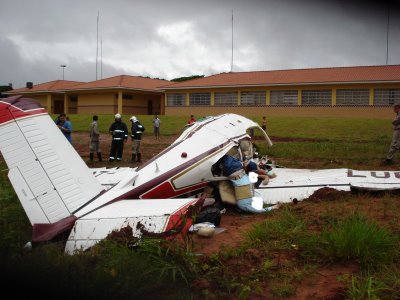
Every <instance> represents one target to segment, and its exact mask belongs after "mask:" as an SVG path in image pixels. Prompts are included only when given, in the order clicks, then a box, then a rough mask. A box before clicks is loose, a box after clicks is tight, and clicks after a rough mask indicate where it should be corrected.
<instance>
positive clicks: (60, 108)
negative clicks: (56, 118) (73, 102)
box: [54, 100, 64, 114]
mask: <svg viewBox="0 0 400 300" xmlns="http://www.w3.org/2000/svg"><path fill="white" fill-rule="evenodd" d="M63 112H64V101H63V100H54V113H55V114H62V113H63Z"/></svg>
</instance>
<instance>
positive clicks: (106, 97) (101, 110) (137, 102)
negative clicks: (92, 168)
mask: <svg viewBox="0 0 400 300" xmlns="http://www.w3.org/2000/svg"><path fill="white" fill-rule="evenodd" d="M72 95H74V96H77V99H78V100H77V102H76V104H75V106H74V104H72V103H71V101H69V113H77V114H93V113H97V114H116V113H122V114H132V115H133V114H138V115H146V114H148V105H149V104H148V101H151V103H152V104H151V106H152V111H151V112H150V114H154V113H157V112H159V111H160V109H161V108H160V107H161V95H157V94H151V93H149V94H145V93H133V92H129V91H128V92H127V91H124V92H122V111H119V110H118V90H108V91H97V92H89V91H88V92H86V91H79V92H76V91H74V92H73V93H72V92H71V93H69V97H71V96H72Z"/></svg>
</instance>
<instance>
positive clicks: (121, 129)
mask: <svg viewBox="0 0 400 300" xmlns="http://www.w3.org/2000/svg"><path fill="white" fill-rule="evenodd" d="M109 131H110V133H111V135H112V141H111V150H110V158H109V161H110V162H112V161H114V160H115V159H117V161H122V153H123V151H124V142H126V141H127V140H128V128H127V127H126V124H125V123H124V122H122V117H121V115H120V114H116V115H115V121H114V123H112V124H111V126H110V129H109Z"/></svg>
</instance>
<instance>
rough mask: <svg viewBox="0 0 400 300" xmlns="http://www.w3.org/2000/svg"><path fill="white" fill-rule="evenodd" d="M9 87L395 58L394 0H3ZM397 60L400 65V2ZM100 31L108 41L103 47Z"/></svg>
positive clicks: (3, 80)
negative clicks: (54, 81) (116, 76)
mask: <svg viewBox="0 0 400 300" xmlns="http://www.w3.org/2000/svg"><path fill="white" fill-rule="evenodd" d="M0 7H1V9H0V21H1V26H0V85H6V84H9V83H12V84H13V87H14V88H19V87H24V86H25V83H26V82H27V81H32V82H33V83H34V84H38V83H43V82H48V81H52V80H57V79H62V74H63V72H62V68H61V67H60V65H63V64H65V65H67V67H66V68H65V69H64V70H65V74H64V76H65V79H66V80H75V81H85V82H86V81H93V80H95V79H96V39H97V38H96V32H97V30H96V28H97V14H98V12H100V22H99V47H98V50H99V56H98V60H99V64H98V73H97V78H98V79H100V77H101V67H100V54H101V49H102V62H103V63H102V77H103V78H107V77H111V76H115V75H122V74H127V75H140V76H150V77H158V78H164V79H172V78H176V77H182V76H190V75H194V74H204V75H211V74H216V73H221V72H228V71H230V69H231V42H232V40H231V37H232V33H231V28H232V26H231V25H232V10H233V14H234V26H233V28H234V38H233V43H234V55H233V56H234V66H233V71H257V70H279V69H292V68H314V67H336V66H363V65H384V64H386V49H387V47H386V42H387V39H386V36H387V19H388V18H387V16H388V3H387V2H385V1H350V0H348V1H345V0H343V1H340V0H335V1H330V0H319V1H318V0H302V1H299V0H242V1H239V0H237V1H236V0H232V1H229V0H196V1H193V0H159V1H156V0H140V1H139V0H113V1H110V0H30V1H29V0H1V6H0ZM389 20H390V22H389V57H388V60H389V64H400V8H399V1H392V2H390V18H389ZM100 37H101V40H102V47H100Z"/></svg>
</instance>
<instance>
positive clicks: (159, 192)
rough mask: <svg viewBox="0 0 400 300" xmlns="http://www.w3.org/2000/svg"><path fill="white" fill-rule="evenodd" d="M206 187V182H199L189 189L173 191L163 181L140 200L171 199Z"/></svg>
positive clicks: (169, 184) (168, 184)
mask: <svg viewBox="0 0 400 300" xmlns="http://www.w3.org/2000/svg"><path fill="white" fill-rule="evenodd" d="M206 185H207V182H201V183H198V184H195V185H191V186H189V187H186V188H183V189H179V190H175V189H174V188H173V186H172V184H171V182H169V181H164V182H163V183H161V184H160V185H158V186H156V187H155V188H154V189H152V190H150V191H148V192H146V193H144V194H143V195H142V196H141V197H140V198H142V199H157V198H173V197H177V196H179V195H182V194H185V193H189V192H192V191H196V190H198V189H201V188H203V187H205V186H206Z"/></svg>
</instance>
